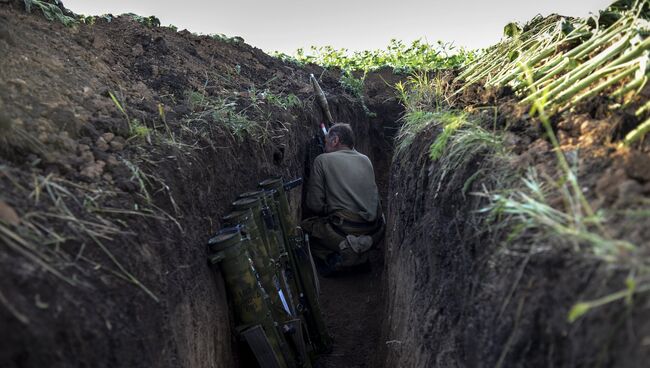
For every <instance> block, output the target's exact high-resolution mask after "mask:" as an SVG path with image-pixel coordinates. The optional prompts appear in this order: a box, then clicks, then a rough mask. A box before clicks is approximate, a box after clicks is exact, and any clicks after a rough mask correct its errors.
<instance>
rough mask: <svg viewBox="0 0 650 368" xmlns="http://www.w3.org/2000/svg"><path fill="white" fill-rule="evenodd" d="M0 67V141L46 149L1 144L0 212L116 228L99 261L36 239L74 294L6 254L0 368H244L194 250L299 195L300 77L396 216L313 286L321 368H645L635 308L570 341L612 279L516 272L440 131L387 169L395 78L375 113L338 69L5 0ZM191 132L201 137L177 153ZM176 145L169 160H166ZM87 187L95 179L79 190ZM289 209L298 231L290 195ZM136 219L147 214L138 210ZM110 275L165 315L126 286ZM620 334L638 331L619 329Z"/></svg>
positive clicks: (84, 248)
mask: <svg viewBox="0 0 650 368" xmlns="http://www.w3.org/2000/svg"><path fill="white" fill-rule="evenodd" d="M15 35H20V38H18V37H17V36H15ZM0 55H3V57H4V56H5V55H6V59H3V68H2V69H0V87H1V88H0V126H2V128H3V129H5V130H3V132H2V133H3V134H7V133H6V132H10V133H11V132H12V129H14V128H15V130H16V131H19V132H21V133H24V132H28V133H29V132H39V136H38V139H39V140H41V141H42V143H43V145H42V147H41V148H43V147H45V148H47V149H48V150H49V151H47V152H45V153H43V152H42V150H38V149H34V148H33V147H31V146H30V144H29V143H30V141H27V142H21V141H20V140H11V139H6V137H5V136H2V137H0V138H2V146H1V147H0V170H2V175H0V189H2V190H1V191H0V204H2V205H3V207H2V208H0V209H2V210H3V211H6V208H7V206H11V207H13V208H14V209H16V212H17V216H20V217H22V219H23V221H27V220H28V219H29V216H27V214H32V215H33V214H34V213H47V211H52V210H53V209H56V208H57V205H60V204H61V203H62V202H63V203H66V205H68V207H67V208H68V209H69V211H70V213H66V214H65V215H66V216H65V217H69V216H71V215H74V216H77V217H78V218H83V219H98V218H99V220H101V221H102V222H101V224H102V225H106V224H107V223H109V224H111V226H113V225H114V226H115V229H118V230H119V231H116V232H115V233H111V234H109V235H110V236H105V242H104V243H103V244H104V245H106V247H107V249H110V251H111V253H110V256H108V255H107V254H106V253H105V252H102V251H101V249H100V248H98V247H94V246H93V244H94V243H93V242H92V241H91V240H92V239H88V238H87V237H86V238H84V237H83V236H82V235H83V234H81V235H80V234H78V233H76V232H75V230H78V227H75V226H73V225H74V224H71V223H70V222H61V221H59V222H56V221H54V220H52V221H50V222H45V223H39V225H40V226H43V227H44V228H47V229H48V230H49V231H51V233H54V234H57V235H58V234H61V236H59V237H57V238H56V239H54V240H53V239H44V240H48V241H49V242H47V241H42V242H40V243H39V244H40V245H47V244H53V243H56V245H57V248H55V252H54V253H53V254H49V253H48V256H52V259H53V260H54V261H53V264H54V265H55V266H56V267H58V268H57V270H58V271H59V272H60V273H61V274H62V275H63V276H65V277H67V278H68V279H69V280H74V281H75V282H77V283H78V285H69V284H67V283H65V282H61V280H59V279H58V278H57V277H55V276H53V275H52V274H51V273H48V272H46V271H45V270H43V269H41V268H39V267H36V266H35V265H34V264H33V263H30V262H29V260H26V259H25V258H24V257H23V256H22V254H21V253H19V252H15V251H14V250H12V249H9V248H6V247H3V248H2V249H1V250H0V292H1V294H0V297H1V298H0V302H2V305H0V334H1V335H2V336H0V339H1V341H0V366H2V367H11V368H14V367H15V368H19V367H20V368H25V367H42V366H51V367H56V368H58V367H66V368H67V367H89V366H93V367H143V368H144V367H170V368H172V367H174V368H175V367H190V368H215V367H219V368H221V367H227V368H230V367H243V366H245V362H247V361H246V360H245V358H243V357H242V355H243V354H246V351H245V349H243V348H242V343H241V341H239V339H238V338H237V336H236V334H235V332H234V331H233V327H234V326H233V325H232V323H231V321H232V319H233V315H232V308H230V307H231V306H229V305H228V299H227V292H226V290H225V286H224V281H223V278H222V277H221V275H220V273H219V272H218V270H215V269H214V268H212V267H210V266H209V265H208V264H207V262H206V259H207V258H208V251H207V249H206V245H205V243H206V240H207V239H209V238H210V236H212V235H213V234H214V233H215V232H216V231H217V230H218V229H219V227H220V225H221V224H220V219H221V218H222V217H223V216H224V215H225V214H227V213H228V211H229V210H230V204H231V202H232V200H233V199H234V198H236V197H237V195H238V194H240V193H242V192H246V191H250V190H253V189H254V188H255V187H256V186H257V183H259V182H260V181H261V180H264V179H266V178H268V177H271V176H278V175H281V176H283V177H284V178H285V179H293V178H295V177H300V176H304V175H305V172H306V169H307V164H306V162H305V156H306V150H307V147H306V144H307V142H309V140H310V138H311V137H312V136H313V133H314V131H315V130H316V127H317V126H318V123H319V122H320V120H321V119H322V116H321V113H320V111H319V110H318V107H317V105H316V104H315V103H314V99H313V94H312V92H311V88H310V86H309V84H308V81H309V74H310V73H314V74H316V75H318V76H319V79H320V81H321V83H322V87H323V88H324V90H325V91H326V92H327V94H328V97H329V98H330V105H331V108H332V113H333V115H334V118H335V120H337V121H343V122H349V123H351V124H352V126H353V128H354V130H355V134H356V137H357V147H358V150H359V151H361V152H362V153H364V154H366V155H368V156H369V157H370V158H371V160H372V162H373V165H374V168H375V174H376V179H377V184H378V187H379V190H380V195H381V198H382V203H383V209H384V213H385V214H386V217H387V227H386V234H385V237H384V240H383V242H382V244H380V246H379V247H378V249H377V250H374V251H373V253H372V259H371V262H372V270H371V272H369V273H362V274H354V275H344V276H341V277H336V278H321V280H320V281H321V286H322V295H321V297H320V302H321V305H322V310H323V313H324V317H325V321H326V325H327V327H328V330H329V333H330V334H331V335H332V337H333V338H334V344H333V350H332V352H331V353H328V354H323V355H321V356H320V357H318V359H317V361H316V363H315V365H316V367H317V368H335V367H336V368H347V367H349V368H356V367H385V368H392V367H462V366H469V367H487V366H489V367H495V366H496V367H509V366H597V365H600V366H621V367H635V366H642V365H643V363H644V362H647V361H648V359H650V351H649V350H648V348H647V347H648V343H647V337H646V338H643V337H644V336H646V335H647V331H650V326H649V325H648V324H649V323H650V322H649V321H650V318H647V314H648V312H647V308H645V309H641V308H639V309H627V310H623V311H622V312H621V309H620V308H619V309H617V308H614V307H610V308H603V309H602V311H603V312H601V313H598V314H594V317H591V319H585V321H587V322H588V323H587V322H585V323H584V324H576V325H571V324H568V323H567V322H566V311H567V310H568V308H570V306H571V303H573V302H574V301H575V294H576V291H577V292H579V293H582V294H584V295H599V294H598V292H599V291H600V290H599V286H600V285H603V284H606V285H607V287H608V290H612V292H613V291H615V290H617V287H620V285H622V280H623V279H624V275H621V273H622V272H619V274H618V275H616V276H617V278H614V279H612V278H611V277H609V276H608V275H609V274H608V273H607V268H606V267H605V266H603V265H602V263H599V262H596V261H594V260H593V259H589V258H587V257H583V258H580V257H573V256H569V255H567V254H566V252H565V253H562V252H561V251H552V252H546V253H544V252H539V253H535V254H533V253H527V252H524V251H522V249H523V250H527V248H526V247H525V244H517V245H518V247H515V248H514V250H513V249H506V247H504V246H503V244H502V243H501V241H500V239H499V238H493V237H491V235H490V234H488V232H486V231H484V230H485V228H484V227H482V224H483V223H482V222H481V220H482V219H481V218H480V216H479V215H478V214H477V210H478V209H480V208H481V205H482V202H481V199H480V198H479V197H476V196H469V195H466V194H467V193H466V192H472V191H475V192H476V191H480V190H481V186H480V184H481V183H480V180H476V181H473V182H470V184H471V185H469V184H468V180H469V179H471V178H475V177H476V176H475V174H476V173H477V172H481V170H482V169H483V170H484V169H485V166H484V165H485V163H484V161H483V156H482V153H480V152H479V153H478V154H477V155H475V156H473V157H471V158H469V159H467V160H466V161H465V162H463V163H462V165H460V166H459V167H458V168H457V169H456V170H455V171H454V172H450V173H447V174H446V175H445V177H444V180H443V179H441V178H440V176H439V174H440V172H441V167H440V166H439V164H438V163H437V162H432V161H431V160H430V159H429V155H428V152H429V147H430V144H431V142H432V141H433V140H434V139H435V137H436V134H438V131H436V130H435V129H430V130H427V131H425V132H423V133H422V134H420V135H418V136H417V137H416V138H415V140H414V141H413V144H411V146H410V147H409V148H408V149H407V150H405V151H403V152H401V153H400V154H399V155H397V156H394V153H393V143H394V138H395V135H396V133H397V130H398V128H399V118H400V116H401V113H402V108H401V107H400V105H399V104H398V102H397V100H396V98H395V93H394V90H393V89H392V88H390V87H389V86H390V85H394V83H395V82H397V81H399V80H400V79H401V78H404V76H397V75H394V74H393V73H392V72H390V71H387V70H380V71H378V72H374V73H371V74H369V75H368V76H367V78H366V81H365V86H364V88H365V91H364V102H365V105H366V107H367V109H368V110H369V111H370V112H371V113H372V114H368V111H366V110H365V109H364V106H363V105H362V104H361V103H360V101H359V99H358V98H357V97H354V96H352V95H351V94H350V93H348V92H346V91H345V90H344V89H343V87H342V86H341V84H340V82H339V78H340V73H339V72H338V71H332V70H323V69H322V68H321V67H318V66H315V65H308V66H296V65H293V64H290V63H285V62H281V61H280V60H278V59H275V58H272V57H270V56H268V55H266V54H264V53H263V52H262V51H261V50H259V49H256V48H254V47H251V46H249V45H246V44H240V43H232V42H226V41H223V40H215V39H213V38H210V37H207V36H197V35H192V34H191V33H189V32H187V31H182V32H176V31H175V30H171V29H162V27H161V28H150V27H146V26H144V25H142V24H140V23H137V22H135V21H133V20H129V19H124V18H115V19H113V20H112V21H111V22H107V21H101V20H100V21H98V22H97V24H95V25H94V26H92V27H79V28H78V29H74V30H73V29H69V28H65V27H64V26H62V25H60V24H57V23H52V22H47V21H46V20H45V19H43V18H42V17H41V16H39V15H38V14H35V13H32V14H26V13H25V12H24V2H23V1H19V0H13V1H8V2H7V1H4V2H0ZM5 61H6V63H5ZM67 62H70V63H73V65H74V67H66V66H67V65H66V63H67ZM34 70H38V71H39V72H38V73H35V72H34ZM80 90H81V91H82V92H80ZM118 91H119V92H120V93H119V97H120V99H121V100H122V101H123V102H125V105H126V111H127V112H128V114H130V116H131V117H138V119H140V120H139V121H140V122H143V121H144V122H147V123H148V124H149V126H147V128H148V129H150V130H152V131H154V132H155V133H156V135H155V137H156V138H157V140H150V141H147V140H146V139H139V138H137V137H136V138H133V137H131V138H129V133H130V132H129V126H128V124H129V122H128V120H127V121H126V122H125V120H124V116H123V114H122V113H120V111H119V110H118V109H117V108H116V107H115V105H114V104H113V102H111V100H110V97H109V96H110V94H109V92H115V93H117V92H118ZM197 91H200V92H201V96H203V97H206V98H207V97H210V98H214V99H215V100H214V101H215V103H217V102H219V103H222V105H220V106H224V105H223V104H224V103H225V105H226V106H237V107H238V108H240V109H241V110H242V111H243V110H244V109H246V111H247V112H260V111H261V112H262V113H264V114H262V113H259V114H258V115H256V116H252V118H255V119H258V120H260V121H262V122H263V123H265V124H266V125H265V127H267V128H268V127H270V128H271V129H272V130H273V131H274V132H279V133H278V136H273V137H267V138H268V139H266V140H263V141H262V142H260V141H259V140H258V141H256V140H254V139H250V137H248V138H245V137H244V138H242V137H241V136H235V135H234V134H231V133H229V132H228V131H226V130H218V129H213V128H214V125H216V123H218V122H216V121H211V123H214V124H213V125H210V124H204V125H198V124H197V125H194V126H192V125H191V124H189V123H188V121H187V119H186V118H187V116H188V114H191V113H192V112H193V109H195V108H196V106H194V105H193V104H192V103H190V102H191V101H188V100H189V99H188V97H187V96H188V92H197ZM260 91H264V93H266V94H267V95H268V94H274V96H276V97H278V96H286V95H288V92H291V93H293V94H294V97H296V98H297V99H298V100H299V105H297V106H292V107H289V106H287V104H285V105H280V106H271V104H270V103H264V104H258V105H255V107H251V106H253V104H252V103H251V101H253V100H255V101H258V102H259V99H260V97H259V96H260V94H258V93H257V92H260ZM261 95H262V96H263V95H264V94H261ZM233 96H234V97H233ZM479 97H481V96H479ZM488 97H489V96H488ZM479 99H480V98H479ZM485 100H487V101H490V103H492V102H495V101H492V100H490V98H486V99H485ZM267 102H268V101H267ZM495 104H496V102H495ZM240 105H242V106H240ZM160 106H163V107H164V111H165V115H163V114H161V112H160V110H159V109H160V108H161V107H160ZM194 112H196V111H194ZM161 115H163V116H161ZM237 116H239V115H237ZM239 117H241V116H239ZM161 118H163V119H164V121H163V122H161ZM520 120H521V119H520V117H515V118H514V120H513V122H512V123H513V126H517V124H519V126H521V124H520ZM152 122H156V123H153V124H152ZM162 123H164V125H167V124H169V126H168V127H166V129H165V128H164V127H163V124H162ZM502 123H503V124H502ZM499 124H502V125H508V124H506V123H504V122H502V121H499ZM599 124H600V123H599ZM23 128H24V129H23ZM21 129H22V130H21ZM191 129H194V131H192V130H191ZM188 130H190V132H191V133H193V134H195V135H194V136H193V135H191V134H190V136H189V137H188V136H187V135H183V134H187V131H188ZM522 130H525V129H522ZM145 132H146V130H145ZM170 132H173V133H175V134H178V135H177V136H174V137H180V138H181V139H180V140H181V142H180V143H181V144H178V143H179V142H176V141H174V142H172V143H175V144H169V142H166V141H165V139H167V138H168V137H169V136H170ZM108 133H110V134H108ZM518 133H521V135H526V134H531V133H530V132H528V131H523V132H518ZM107 134H108V135H107ZM535 134H536V133H535ZM104 137H107V138H108V137H111V138H110V139H115V138H116V137H121V139H122V142H127V139H126V138H129V140H128V143H129V144H128V145H125V144H124V143H122V144H120V143H119V140H117V141H116V142H117V143H118V144H117V145H115V144H112V145H107V142H106V141H105V138H104ZM125 137H126V138H125ZM150 138H151V137H150ZM183 139H184V140H183ZM532 139H537V137H536V136H533V138H532ZM530 140H531V139H529V142H530ZM194 145H197V146H198V148H196V147H194ZM188 147H190V148H188ZM118 148H119V149H118ZM118 157H119V158H120V160H117V158H118ZM124 160H127V161H128V162H129V163H138V164H140V166H139V167H138V170H139V171H138V172H144V173H146V174H147V175H149V176H146V175H145V177H146V178H149V179H150V180H149V181H148V182H147V183H145V182H144V181H143V180H141V182H138V180H137V176H135V174H134V170H133V169H132V167H133V166H128V165H126V163H125V161H124ZM89 169H92V170H103V171H101V172H100V174H103V175H94V176H89V175H88V173H89V172H90V173H93V171H92V170H90V171H89ZM497 169H498V168H497ZM45 178H47V180H45ZM134 178H136V179H134ZM39 180H40V181H41V182H42V183H41V185H46V184H47V182H48V180H58V181H57V182H56V183H58V184H59V185H61V186H64V185H70V183H72V185H70V186H69V187H68V189H66V191H64V192H61V193H63V194H61V195H60V196H59V197H56V198H55V199H56V201H55V200H52V201H51V202H48V200H49V199H48V198H47V197H42V198H41V199H40V201H35V200H34V198H33V197H34V195H30V193H32V192H34V191H35V190H36V192H38V190H37V189H36V187H35V186H34V185H35V184H34V183H35V181H39ZM593 181H595V179H594V180H593ZM161 183H162V184H161ZM465 186H467V190H463V191H461V190H459V188H464V187H465ZM88 193H92V194H93V195H92V196H90V195H88ZM145 194H146V195H145ZM289 196H290V198H289V200H290V203H291V205H292V214H293V216H294V218H295V219H299V218H300V215H301V203H302V194H301V192H300V190H294V191H292V192H291V193H290V195H289ZM90 204H92V206H91V205H90ZM152 205H155V207H154V206H152ZM94 206H97V208H94ZM103 207H105V208H108V209H111V210H113V211H114V212H118V214H112V215H102V216H101V217H97V214H96V213H95V212H92V211H89V210H88V209H89V208H91V209H94V210H96V209H102V208H103ZM142 208H145V209H146V210H147V211H149V212H138V210H141V209H142ZM0 214H1V215H3V216H6V212H2V213H0ZM57 215H58V216H59V217H62V216H60V214H57ZM172 215H173V216H172ZM170 218H173V219H174V221H172V220H170ZM16 226H18V225H16ZM33 228H35V227H32V229H33ZM23 230H24V229H23ZM27 230H29V229H27ZM104 235H105V234H104ZM102 239H104V238H102ZM3 241H4V238H3ZM30 250H31V248H30ZM59 256H60V257H59ZM81 256H83V257H81ZM80 259H81V260H82V262H78V261H79V260H80ZM112 259H118V260H119V261H120V262H121V263H120V266H123V267H124V268H125V269H127V270H130V271H131V272H132V274H133V278H135V279H137V280H138V282H139V283H141V284H142V285H147V286H148V287H149V289H150V290H149V291H150V292H151V294H153V295H154V296H155V297H156V298H155V299H154V298H151V296H150V295H149V294H148V293H146V292H144V291H143V290H142V289H141V288H139V287H138V285H136V284H135V283H134V282H133V280H132V279H128V278H125V277H124V275H122V274H120V273H119V270H118V269H117V266H116V265H115V264H114V263H112V262H113V260H112ZM565 269H570V270H571V271H572V272H563V270H565ZM116 274H117V275H118V276H117V277H116ZM593 280H596V281H597V282H592V281H593ZM612 280H614V281H612ZM558 305H559V306H561V307H556V306H558ZM628 315H629V316H631V317H632V318H635V319H634V321H635V322H638V323H635V324H632V323H629V322H627V321H628V320H627V319H625V318H626V317H627V316H628ZM611 326H616V329H613V330H612V329H611ZM610 330H611V331H610ZM6 331H10V332H11V333H6ZM644 334H645V335H644ZM635 336H639V337H638V338H635ZM641 345H642V346H641ZM640 346H641V347H640ZM610 351H611V353H610Z"/></svg>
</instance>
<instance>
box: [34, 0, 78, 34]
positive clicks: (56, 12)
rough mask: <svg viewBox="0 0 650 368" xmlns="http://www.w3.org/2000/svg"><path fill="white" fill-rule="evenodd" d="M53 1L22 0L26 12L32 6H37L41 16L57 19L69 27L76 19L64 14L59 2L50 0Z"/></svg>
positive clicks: (51, 19)
mask: <svg viewBox="0 0 650 368" xmlns="http://www.w3.org/2000/svg"><path fill="white" fill-rule="evenodd" d="M52 1H53V2H48V1H47V0H24V3H25V10H26V11H27V12H28V13H31V11H32V7H37V8H39V9H40V10H41V12H42V13H43V16H45V18H46V19H47V20H49V21H54V20H56V21H59V22H61V23H63V25H65V26H67V27H70V26H72V25H74V24H76V23H77V20H76V19H75V18H73V17H71V16H68V15H65V14H64V13H63V10H61V8H60V7H59V6H60V5H61V2H60V1H59V0H52Z"/></svg>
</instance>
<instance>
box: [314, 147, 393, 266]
mask: <svg viewBox="0 0 650 368" xmlns="http://www.w3.org/2000/svg"><path fill="white" fill-rule="evenodd" d="M306 205H307V208H309V210H310V211H312V212H313V213H314V214H315V215H316V217H311V218H308V219H306V220H304V221H303V223H302V227H303V229H304V230H305V231H306V232H307V233H309V235H310V239H311V244H312V252H313V254H314V255H315V256H316V257H317V258H319V259H320V260H321V261H325V262H328V260H331V259H332V258H331V257H332V256H336V257H338V258H337V259H338V260H339V261H340V262H339V263H340V265H341V266H351V265H356V264H362V263H365V262H366V261H367V260H368V254H367V251H368V250H369V249H370V248H371V247H372V246H373V245H375V244H376V243H377V242H378V241H379V240H380V239H381V236H382V235H383V230H384V219H383V215H382V213H381V206H380V202H379V192H378V190H377V184H376V183H375V173H374V170H373V167H372V163H371V162H370V159H369V158H368V157H367V156H365V155H363V154H361V153H359V152H357V151H356V150H354V149H343V150H338V151H335V152H331V153H324V154H321V155H319V156H318V157H316V159H315V160H314V166H313V169H312V174H311V178H310V180H309V183H308V187H307V198H306Z"/></svg>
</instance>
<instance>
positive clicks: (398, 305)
mask: <svg viewBox="0 0 650 368" xmlns="http://www.w3.org/2000/svg"><path fill="white" fill-rule="evenodd" d="M435 134H436V130H435V129H429V130H428V131H425V132H424V133H422V134H420V135H419V136H418V137H417V138H416V139H415V141H414V143H413V145H412V146H411V147H410V148H408V149H407V150H405V152H403V153H402V154H400V155H397V156H396V157H394V159H393V163H392V166H391V169H390V184H389V191H388V193H389V196H388V211H387V212H388V224H389V226H388V229H387V240H386V244H387V248H386V275H385V277H386V280H387V287H386V288H387V289H386V294H387V312H386V326H385V329H384V334H383V339H382V340H383V341H386V349H387V354H386V359H385V365H384V366H385V367H543V366H544V367H551V366H552V367H594V366H610V367H641V366H645V365H646V363H647V362H648V359H650V349H649V348H648V346H647V345H644V344H643V342H642V341H643V340H644V337H643V336H648V332H649V331H650V325H649V324H648V323H649V322H648V318H647V317H648V309H647V307H648V305H647V301H646V300H647V299H645V298H643V297H639V298H638V299H637V300H635V302H634V305H633V306H631V307H625V306H624V305H623V304H622V303H613V304H610V305H608V306H605V307H601V308H599V309H597V310H594V311H592V312H590V313H589V314H587V315H586V317H583V318H582V319H580V320H579V321H577V322H575V323H573V324H570V323H568V322H567V315H568V311H569V309H570V308H571V307H572V305H573V304H574V303H575V302H577V301H578V300H580V299H582V300H589V299H595V298H597V297H600V296H603V295H607V294H608V293H613V292H615V291H619V290H621V289H622V288H624V282H623V279H624V278H625V276H626V275H627V274H628V272H629V269H625V268H622V269H617V268H615V267H612V266H611V265H608V264H604V263H603V262H601V261H598V260H596V259H594V258H591V257H590V256H589V255H588V254H575V253H573V252H571V251H569V250H567V249H562V248H561V247H556V246H555V245H554V244H548V245H547V246H544V247H536V248H531V247H530V245H529V244H528V243H527V242H526V238H525V237H524V238H523V239H519V240H517V241H515V242H511V243H509V244H506V243H505V242H504V241H503V239H505V238H506V236H507V234H502V233H498V232H493V233H491V232H490V230H491V229H490V228H489V227H488V226H489V223H487V222H485V221H484V218H483V217H482V214H480V213H477V210H479V209H481V208H483V207H485V206H486V204H487V203H486V202H485V200H484V199H482V198H481V197H478V196H473V195H469V194H463V190H461V188H463V186H464V185H465V184H466V182H467V180H468V179H469V178H470V177H472V175H474V174H475V173H476V172H477V171H478V170H479V169H480V168H481V167H484V165H485V162H484V161H483V157H481V156H478V157H473V158H472V159H471V160H468V161H466V162H465V163H464V164H463V165H461V167H460V168H459V169H458V170H456V171H455V172H452V173H447V175H446V178H445V179H444V180H439V179H438V178H439V176H436V175H435V174H436V173H437V170H440V167H439V165H438V164H437V162H432V161H431V160H430V159H429V157H428V156H429V155H428V153H429V145H430V144H431V142H433V140H434V138H435ZM548 159H549V160H552V157H549V158H548ZM599 160H602V158H601V159H599ZM504 164H505V163H504ZM496 169H499V168H498V167H497V168H496ZM504 169H505V168H504ZM481 182H482V180H481V179H480V177H479V178H478V179H476V180H475V182H474V184H472V186H471V188H469V190H468V192H470V193H471V192H480V191H482V187H481ZM646 341H647V340H646Z"/></svg>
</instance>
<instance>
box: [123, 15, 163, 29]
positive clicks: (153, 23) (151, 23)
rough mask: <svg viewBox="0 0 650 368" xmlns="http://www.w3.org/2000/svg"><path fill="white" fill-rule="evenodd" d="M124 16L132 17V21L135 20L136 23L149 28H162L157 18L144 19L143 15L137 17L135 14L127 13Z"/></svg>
mask: <svg viewBox="0 0 650 368" xmlns="http://www.w3.org/2000/svg"><path fill="white" fill-rule="evenodd" d="M122 16H123V17H124V16H126V17H130V18H131V19H133V20H135V21H136V22H138V23H140V24H142V25H144V26H145V27H148V28H155V27H160V19H158V18H156V17H155V16H153V15H151V16H149V17H143V16H141V15H137V14H134V13H126V14H122Z"/></svg>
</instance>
